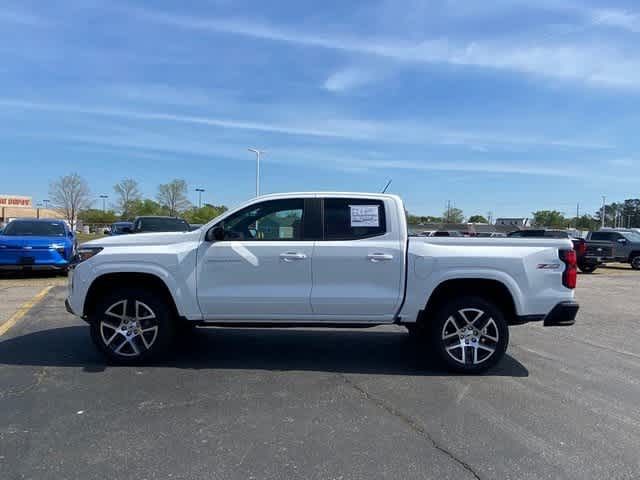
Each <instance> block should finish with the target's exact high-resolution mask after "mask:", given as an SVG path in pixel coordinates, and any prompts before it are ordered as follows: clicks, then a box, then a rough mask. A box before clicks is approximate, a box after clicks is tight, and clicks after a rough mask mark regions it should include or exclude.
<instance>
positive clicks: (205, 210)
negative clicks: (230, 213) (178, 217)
mask: <svg viewBox="0 0 640 480" xmlns="http://www.w3.org/2000/svg"><path fill="white" fill-rule="evenodd" d="M226 211H227V207H225V206H224V205H210V204H208V203H205V204H204V205H203V206H202V207H200V208H197V207H194V208H192V209H190V210H187V211H186V212H185V213H184V218H185V220H186V221H187V222H189V223H207V222H208V221H209V220H213V219H214V218H216V217H217V216H218V215H221V214H223V213H224V212H226Z"/></svg>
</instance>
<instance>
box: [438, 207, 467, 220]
mask: <svg viewBox="0 0 640 480" xmlns="http://www.w3.org/2000/svg"><path fill="white" fill-rule="evenodd" d="M442 217H443V219H444V221H445V223H462V222H464V214H463V213H462V210H460V209H459V208H455V207H451V208H448V209H447V210H445V211H444V213H443V214H442Z"/></svg>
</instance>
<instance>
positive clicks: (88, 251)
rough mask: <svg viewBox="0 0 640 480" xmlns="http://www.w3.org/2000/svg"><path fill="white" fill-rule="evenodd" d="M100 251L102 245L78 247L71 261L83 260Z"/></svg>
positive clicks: (78, 261)
mask: <svg viewBox="0 0 640 480" xmlns="http://www.w3.org/2000/svg"><path fill="white" fill-rule="evenodd" d="M101 251H102V247H78V249H77V250H76V256H75V258H74V262H73V263H80V262H84V261H85V260H89V259H90V258H91V257H93V256H94V255H97V254H98V253H100V252H101Z"/></svg>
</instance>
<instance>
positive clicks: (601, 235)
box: [591, 232, 620, 242]
mask: <svg viewBox="0 0 640 480" xmlns="http://www.w3.org/2000/svg"><path fill="white" fill-rule="evenodd" d="M619 237H620V234H619V233H612V232H593V233H592V234H591V240H606V241H609V242H613V241H615V240H617V239H618V238H619Z"/></svg>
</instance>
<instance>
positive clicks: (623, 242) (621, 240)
mask: <svg viewBox="0 0 640 480" xmlns="http://www.w3.org/2000/svg"><path fill="white" fill-rule="evenodd" d="M618 243H622V244H625V243H627V239H626V238H619V239H618Z"/></svg>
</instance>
